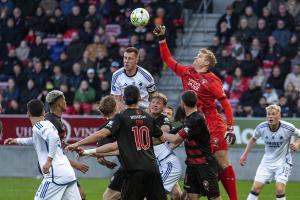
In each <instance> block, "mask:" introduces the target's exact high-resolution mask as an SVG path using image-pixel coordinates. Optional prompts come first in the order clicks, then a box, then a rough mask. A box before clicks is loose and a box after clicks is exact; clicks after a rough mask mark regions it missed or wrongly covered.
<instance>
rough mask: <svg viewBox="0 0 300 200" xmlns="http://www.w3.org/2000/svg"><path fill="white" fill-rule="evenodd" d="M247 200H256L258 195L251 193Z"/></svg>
mask: <svg viewBox="0 0 300 200" xmlns="http://www.w3.org/2000/svg"><path fill="white" fill-rule="evenodd" d="M247 200H258V193H256V192H253V191H251V192H250V193H249V195H248V197H247Z"/></svg>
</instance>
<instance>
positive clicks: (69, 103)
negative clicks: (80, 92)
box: [59, 83, 74, 106]
mask: <svg viewBox="0 0 300 200" xmlns="http://www.w3.org/2000/svg"><path fill="white" fill-rule="evenodd" d="M59 90H60V91H62V92H63V93H64V96H65V99H66V103H67V106H72V104H73V100H74V93H73V92H71V91H70V90H69V86H68V85H67V84H65V83H62V84H61V85H60V86H59Z"/></svg>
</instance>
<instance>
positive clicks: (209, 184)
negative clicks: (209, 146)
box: [184, 164, 220, 199]
mask: <svg viewBox="0 0 300 200" xmlns="http://www.w3.org/2000/svg"><path fill="white" fill-rule="evenodd" d="M217 176H218V174H217V172H216V170H215V169H213V168H212V167H211V166H210V165H209V164H202V165H198V166H188V167H187V168H186V173H185V179H184V189H185V190H186V191H187V193H194V194H199V195H201V196H207V198H208V199H214V198H216V197H218V196H220V191H219V185H218V178H217Z"/></svg>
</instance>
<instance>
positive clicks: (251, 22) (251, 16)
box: [241, 6, 257, 29]
mask: <svg viewBox="0 0 300 200" xmlns="http://www.w3.org/2000/svg"><path fill="white" fill-rule="evenodd" d="M241 18H245V19H247V22H248V27H249V28H250V29H254V28H255V27H256V24H257V16H256V14H255V13H253V9H252V7H251V6H247V7H246V8H245V14H244V15H242V17H241Z"/></svg>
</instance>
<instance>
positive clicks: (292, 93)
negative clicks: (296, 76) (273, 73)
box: [284, 83, 299, 105]
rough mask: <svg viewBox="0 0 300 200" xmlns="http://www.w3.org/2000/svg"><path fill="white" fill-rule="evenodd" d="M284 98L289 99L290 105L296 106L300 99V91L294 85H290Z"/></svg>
mask: <svg viewBox="0 0 300 200" xmlns="http://www.w3.org/2000/svg"><path fill="white" fill-rule="evenodd" d="M284 96H285V97H286V98H287V100H288V103H289V104H291V105H294V104H295V103H296V100H297V98H298V97H299V91H297V90H296V88H295V85H294V84H293V83H288V84H287V87H286V90H285V92H284Z"/></svg>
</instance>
